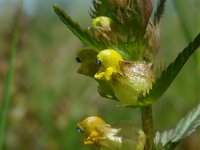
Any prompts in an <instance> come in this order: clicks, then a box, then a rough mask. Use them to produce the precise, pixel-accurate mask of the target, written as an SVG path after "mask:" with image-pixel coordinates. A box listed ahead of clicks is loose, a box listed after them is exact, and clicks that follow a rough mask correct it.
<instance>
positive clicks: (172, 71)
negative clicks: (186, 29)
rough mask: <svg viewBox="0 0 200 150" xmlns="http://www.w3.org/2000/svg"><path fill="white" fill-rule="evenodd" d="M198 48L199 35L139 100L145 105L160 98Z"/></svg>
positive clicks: (199, 43)
mask: <svg viewBox="0 0 200 150" xmlns="http://www.w3.org/2000/svg"><path fill="white" fill-rule="evenodd" d="M199 46H200V33H199V34H198V35H197V36H196V38H195V39H194V40H193V41H192V42H190V43H189V45H188V46H187V47H186V48H185V49H184V50H183V51H182V52H180V53H179V55H178V56H177V58H176V59H175V61H174V62H173V63H171V64H170V65H169V66H168V67H167V69H166V70H164V71H163V72H162V74H161V76H160V77H159V78H158V79H157V80H156V81H155V83H154V85H153V87H152V90H151V91H150V93H149V94H148V95H147V96H146V97H143V98H141V99H140V100H141V101H143V102H145V101H146V104H151V103H152V102H153V101H155V100H157V99H158V98H160V97H161V96H162V95H163V93H164V92H165V91H166V90H167V89H168V87H169V86H170V85H171V83H172V82H173V81H174V79H175V78H176V76H177V75H178V73H179V72H180V70H181V69H182V67H183V66H184V64H185V63H186V62H187V60H188V58H189V57H190V56H191V55H192V54H193V53H194V52H195V51H196V50H197V49H198V48H199Z"/></svg>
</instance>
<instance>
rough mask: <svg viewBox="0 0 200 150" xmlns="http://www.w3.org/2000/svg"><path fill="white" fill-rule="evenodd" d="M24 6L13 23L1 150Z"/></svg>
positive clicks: (0, 112)
mask: <svg viewBox="0 0 200 150" xmlns="http://www.w3.org/2000/svg"><path fill="white" fill-rule="evenodd" d="M21 11H22V8H18V9H17V13H16V14H15V16H14V24H13V33H12V42H11V48H10V51H11V53H10V54H11V55H10V60H9V67H8V71H7V75H6V80H5V87H4V92H3V97H2V103H1V104H0V150H1V149H3V142H4V133H5V127H6V120H7V112H8V108H9V103H10V96H11V88H12V83H13V74H14V66H15V65H14V64H15V59H16V50H17V46H18V42H19V30H20V29H19V28H20V25H19V23H20V17H21Z"/></svg>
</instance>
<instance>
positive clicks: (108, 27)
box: [92, 16, 113, 41]
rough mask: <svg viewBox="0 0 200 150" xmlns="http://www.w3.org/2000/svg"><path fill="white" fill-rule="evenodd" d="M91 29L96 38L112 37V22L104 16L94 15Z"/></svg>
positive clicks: (107, 38)
mask: <svg viewBox="0 0 200 150" xmlns="http://www.w3.org/2000/svg"><path fill="white" fill-rule="evenodd" d="M92 25H93V26H92V29H93V32H94V35H95V36H96V38H97V39H98V40H103V41H110V40H111V39H112V30H113V23H112V20H111V19H110V18H108V17H106V16H100V17H96V18H94V19H93V20H92Z"/></svg>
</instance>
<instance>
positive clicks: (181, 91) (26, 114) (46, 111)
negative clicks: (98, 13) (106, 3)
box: [0, 0, 200, 150]
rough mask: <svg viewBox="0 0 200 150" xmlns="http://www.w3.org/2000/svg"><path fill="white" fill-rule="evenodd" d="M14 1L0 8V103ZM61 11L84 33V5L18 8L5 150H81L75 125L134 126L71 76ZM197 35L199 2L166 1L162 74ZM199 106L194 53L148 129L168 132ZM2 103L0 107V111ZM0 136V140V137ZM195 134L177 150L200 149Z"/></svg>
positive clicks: (67, 1) (199, 55)
mask: <svg viewBox="0 0 200 150" xmlns="http://www.w3.org/2000/svg"><path fill="white" fill-rule="evenodd" d="M18 4H19V0H0V98H1V97H2V93H3V89H4V84H5V78H6V72H7V70H8V62H9V58H10V51H11V50H10V49H11V43H12V37H13V29H14V26H15V25H16V20H17V17H18V16H17V14H18V11H19V10H18ZM54 4H56V5H59V6H61V7H62V8H63V9H64V10H65V11H66V12H67V13H68V14H69V15H70V16H71V17H72V18H73V19H74V20H76V21H78V22H79V23H80V25H81V26H82V27H85V28H86V27H88V26H90V21H91V19H90V16H89V13H88V10H89V8H90V7H92V3H91V0H84V1H83V0H73V1H72V0H42V1H41V0H24V1H23V15H22V17H21V21H20V24H19V30H20V35H19V43H18V45H17V55H16V63H15V72H14V84H13V87H12V93H11V102H10V105H9V111H8V115H7V120H6V121H7V123H6V131H5V134H6V136H5V141H4V146H3V147H4V148H3V149H5V150H57V149H58V150H89V149H91V148H89V147H86V146H84V145H82V144H81V142H80V134H79V133H78V132H77V131H76V124H77V122H79V121H80V119H82V118H83V117H85V116H89V115H99V116H101V117H102V118H104V119H105V120H106V121H107V122H109V123H112V122H117V121H119V120H130V121H132V122H134V123H135V124H137V125H138V126H141V120H140V113H139V110H138V109H136V110H131V109H127V108H123V107H121V106H119V104H118V103H116V102H113V101H111V100H107V99H104V98H102V97H100V96H99V94H98V92H97V83H95V81H94V80H92V79H90V78H88V77H86V76H82V75H79V74H77V73H76V70H77V68H78V66H79V64H77V63H76V61H75V59H74V58H75V56H76V53H77V51H78V50H80V49H82V48H84V46H83V45H82V44H81V42H80V41H79V40H78V39H77V38H76V37H75V36H74V35H73V34H72V33H71V32H70V31H69V30H68V29H67V28H66V27H65V26H64V24H63V23H62V22H61V21H60V20H59V19H58V17H57V16H56V15H55V13H54V12H53V9H52V5H54ZM199 31H200V0H190V1H187V0H173V1H167V6H166V10H165V14H164V18H163V20H162V31H161V48H160V53H159V58H158V63H160V62H161V63H162V64H163V65H164V66H167V65H168V64H169V63H170V62H171V61H173V60H174V59H175V57H176V56H177V54H178V53H179V52H180V51H181V50H182V49H183V48H184V47H185V46H186V45H187V43H188V42H189V41H190V40H192V38H194V37H195V35H196V34H197V33H198V32H199ZM199 101H200V52H196V53H195V54H194V55H193V56H192V58H190V59H189V61H188V63H187V64H186V65H185V66H184V68H183V70H182V71H181V72H180V74H179V76H178V77H177V78H176V80H175V82H174V83H173V84H172V85H171V87H170V88H169V89H168V91H167V92H166V93H165V95H164V96H163V97H162V98H161V99H160V100H159V101H157V102H156V103H155V104H154V110H153V112H154V121H155V122H154V124H155V129H156V130H159V131H164V130H165V129H168V128H172V127H173V126H174V125H175V124H176V122H177V121H178V120H179V119H180V118H181V117H183V116H184V115H185V114H186V113H187V112H188V111H189V110H190V109H191V108H193V107H194V106H196V105H197V104H198V103H199ZM1 102H2V99H0V103H1ZM0 134H1V133H0ZM199 139H200V130H198V132H195V133H194V134H192V135H191V136H189V137H188V138H187V139H186V140H184V142H182V143H181V144H180V145H179V146H178V148H177V149H180V150H183V149H184V150H198V149H200V143H199Z"/></svg>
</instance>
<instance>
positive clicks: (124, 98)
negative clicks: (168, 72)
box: [112, 61, 154, 106]
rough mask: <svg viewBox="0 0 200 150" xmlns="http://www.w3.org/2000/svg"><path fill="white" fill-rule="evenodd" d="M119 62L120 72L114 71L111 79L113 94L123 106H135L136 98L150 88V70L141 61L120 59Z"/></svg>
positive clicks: (151, 78) (147, 91)
mask: <svg viewBox="0 0 200 150" xmlns="http://www.w3.org/2000/svg"><path fill="white" fill-rule="evenodd" d="M119 64H120V70H121V73H114V74H113V81H112V84H113V89H114V92H115V96H116V97H117V99H118V100H119V101H120V102H122V103H123V104H124V105H125V106H137V105H138V98H139V97H140V96H145V95H146V94H147V93H149V91H150V89H151V88H152V83H153V81H154V76H153V73H152V70H151V68H150V67H149V66H148V65H147V64H146V63H145V62H143V61H133V62H128V61H120V63H119ZM140 103H141V102H140Z"/></svg>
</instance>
